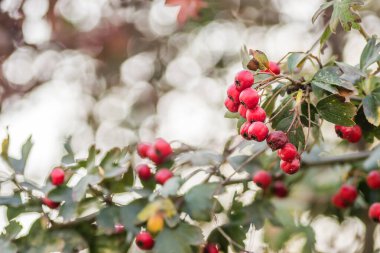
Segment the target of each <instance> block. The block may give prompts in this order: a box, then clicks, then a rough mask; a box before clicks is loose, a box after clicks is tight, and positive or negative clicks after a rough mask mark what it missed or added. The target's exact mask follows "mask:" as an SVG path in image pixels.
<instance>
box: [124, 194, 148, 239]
mask: <svg viewBox="0 0 380 253" xmlns="http://www.w3.org/2000/svg"><path fill="white" fill-rule="evenodd" d="M147 204H148V200H147V199H145V198H140V199H136V200H133V201H132V202H131V203H129V204H127V205H125V206H122V207H120V218H121V223H122V224H123V225H124V227H125V229H126V230H127V231H129V232H132V233H137V232H139V231H140V228H139V227H137V226H136V224H137V223H138V220H137V214H138V213H140V211H141V210H142V209H143V208H144V207H145V206H146V205H147Z"/></svg>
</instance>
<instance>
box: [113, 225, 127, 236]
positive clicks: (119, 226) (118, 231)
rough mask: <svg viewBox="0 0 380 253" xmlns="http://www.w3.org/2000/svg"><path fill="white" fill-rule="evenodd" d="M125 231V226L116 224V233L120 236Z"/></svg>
mask: <svg viewBox="0 0 380 253" xmlns="http://www.w3.org/2000/svg"><path fill="white" fill-rule="evenodd" d="M124 231H125V228H124V225H123V224H115V233H116V234H120V233H123V232H124Z"/></svg>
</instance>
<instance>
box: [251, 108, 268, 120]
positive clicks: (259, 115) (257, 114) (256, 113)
mask: <svg viewBox="0 0 380 253" xmlns="http://www.w3.org/2000/svg"><path fill="white" fill-rule="evenodd" d="M266 117H267V114H266V113H265V111H264V109H263V108H261V107H260V106H256V107H255V108H253V109H248V110H247V113H246V118H247V120H248V121H249V122H255V121H260V122H264V121H265V118H266Z"/></svg>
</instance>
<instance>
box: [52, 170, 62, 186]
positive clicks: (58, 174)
mask: <svg viewBox="0 0 380 253" xmlns="http://www.w3.org/2000/svg"><path fill="white" fill-rule="evenodd" d="M50 180H51V183H52V184H53V185H61V184H63V183H64V182H65V171H64V170H63V169H61V168H59V167H57V168H55V169H53V171H52V172H51V173H50Z"/></svg>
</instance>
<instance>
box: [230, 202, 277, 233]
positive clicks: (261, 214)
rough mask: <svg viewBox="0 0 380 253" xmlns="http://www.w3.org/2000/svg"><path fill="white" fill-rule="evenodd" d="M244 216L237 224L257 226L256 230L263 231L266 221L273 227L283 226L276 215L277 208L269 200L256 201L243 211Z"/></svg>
mask: <svg viewBox="0 0 380 253" xmlns="http://www.w3.org/2000/svg"><path fill="white" fill-rule="evenodd" d="M242 212H243V213H244V215H241V219H240V220H237V221H235V223H236V224H251V223H253V224H254V225H255V229H261V228H262V227H263V226H264V222H265V221H266V220H268V221H270V222H271V223H272V224H273V225H276V226H281V223H280V222H279V221H278V219H277V217H276V215H275V208H274V206H273V205H272V203H271V202H270V201H268V200H262V199H256V200H255V201H254V202H253V203H251V204H250V205H248V206H244V207H243V209H242Z"/></svg>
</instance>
